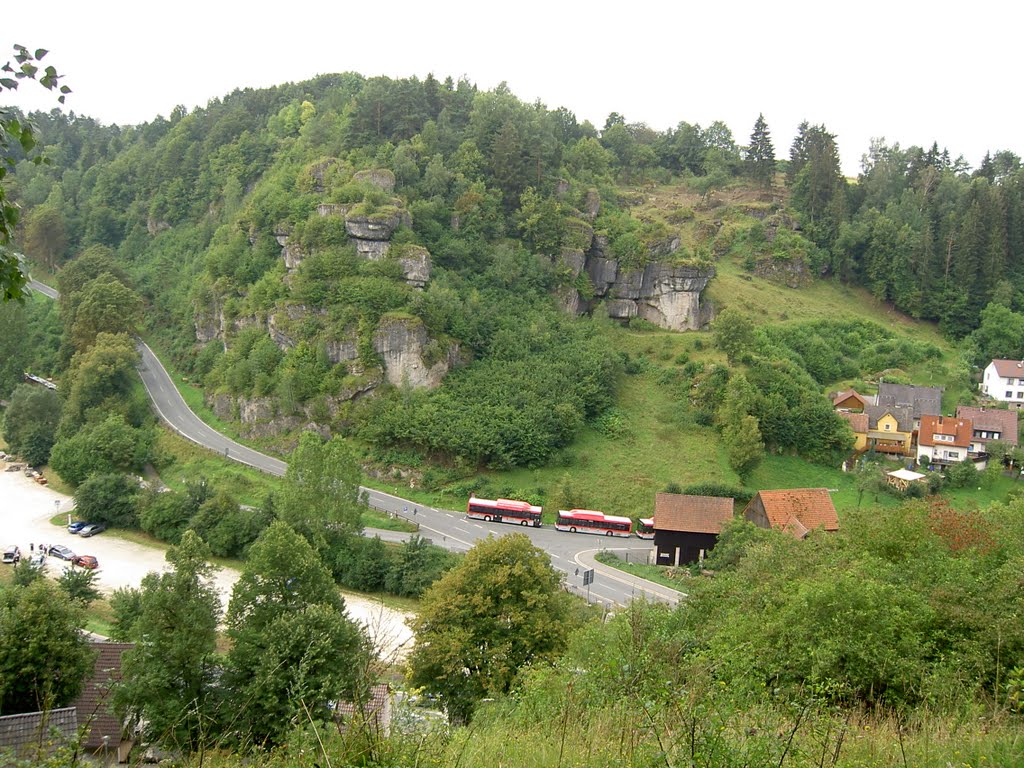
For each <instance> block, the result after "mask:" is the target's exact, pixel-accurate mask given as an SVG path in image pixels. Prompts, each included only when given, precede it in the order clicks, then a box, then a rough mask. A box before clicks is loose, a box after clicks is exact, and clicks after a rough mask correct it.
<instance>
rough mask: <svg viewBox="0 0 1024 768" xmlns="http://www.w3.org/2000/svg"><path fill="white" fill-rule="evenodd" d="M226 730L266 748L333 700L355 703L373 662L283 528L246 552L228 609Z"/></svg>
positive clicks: (329, 585)
mask: <svg viewBox="0 0 1024 768" xmlns="http://www.w3.org/2000/svg"><path fill="white" fill-rule="evenodd" d="M225 623H226V625H227V634H228V637H229V638H230V639H231V642H232V647H231V651H230V652H229V654H228V658H227V669H226V674H225V683H226V685H227V687H228V689H229V690H230V691H231V700H232V702H233V703H234V705H235V706H236V707H237V710H236V716H235V717H234V718H233V720H232V722H231V723H230V724H229V727H230V728H231V729H232V730H235V731H240V732H243V733H244V734H245V737H247V738H248V739H249V740H250V741H251V743H252V744H253V745H256V746H271V745H274V744H277V743H279V742H280V741H281V740H282V739H283V738H284V737H285V735H286V734H287V733H288V732H289V730H291V729H292V728H294V727H295V726H296V725H298V724H300V723H306V722H308V721H309V719H310V718H312V719H314V720H322V719H326V718H327V717H329V712H328V710H327V705H328V703H329V702H331V701H342V700H349V701H351V700H353V699H354V697H355V695H356V693H357V692H358V691H359V690H360V689H361V686H362V685H363V684H364V682H365V679H366V677H365V670H366V668H367V665H368V663H369V660H370V658H371V654H370V650H369V648H368V645H367V641H366V638H365V637H364V636H363V634H362V632H361V631H360V629H359V627H358V626H357V625H356V624H355V623H354V622H353V621H352V620H351V619H349V618H348V616H347V615H346V614H345V601H344V600H343V599H342V597H341V595H340V594H339V593H338V591H337V589H336V588H335V586H334V582H333V580H332V579H331V574H330V573H329V572H328V571H327V569H326V568H325V567H324V565H323V563H321V561H320V559H319V558H318V557H317V554H316V552H315V551H314V550H313V548H312V547H311V546H310V545H309V543H308V542H307V541H306V540H305V539H304V538H303V537H302V536H300V535H299V534H298V533H296V532H295V531H294V530H292V529H291V528H290V527H289V526H288V525H287V524H286V523H284V522H282V521H277V522H275V523H274V524H273V525H271V526H270V528H268V529H267V530H266V531H264V533H263V534H262V535H261V536H260V538H259V539H258V540H257V541H256V543H255V544H253V545H252V547H251V548H250V550H249V556H248V558H247V560H246V563H245V567H244V568H243V569H242V575H241V576H240V578H239V579H238V582H237V583H236V584H235V588H234V590H233V592H232V594H231V602H230V603H229V605H228V612H227V617H226V620H225Z"/></svg>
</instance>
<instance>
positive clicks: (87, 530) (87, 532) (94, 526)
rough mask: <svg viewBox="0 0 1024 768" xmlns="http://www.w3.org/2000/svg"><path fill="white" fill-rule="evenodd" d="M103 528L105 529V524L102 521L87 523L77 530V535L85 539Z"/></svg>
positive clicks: (101, 531) (100, 531)
mask: <svg viewBox="0 0 1024 768" xmlns="http://www.w3.org/2000/svg"><path fill="white" fill-rule="evenodd" d="M105 530H107V526H106V525H104V524H103V523H89V524H88V525H87V526H85V527H84V528H82V530H80V531H79V532H78V535H79V536H81V537H82V538H83V539H87V538H89V537H90V536H95V535H96V534H97V533H103V532H104V531H105Z"/></svg>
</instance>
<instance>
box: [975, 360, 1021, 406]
mask: <svg viewBox="0 0 1024 768" xmlns="http://www.w3.org/2000/svg"><path fill="white" fill-rule="evenodd" d="M981 391H982V392H983V393H984V394H986V395H988V396H989V397H991V398H992V399H993V400H998V401H999V402H1001V403H1009V404H1010V407H1011V408H1016V409H1020V408H1021V407H1024V360H993V361H992V362H991V363H989V364H988V365H987V366H986V367H985V373H984V374H982V377H981Z"/></svg>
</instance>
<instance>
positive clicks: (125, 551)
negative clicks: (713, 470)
mask: <svg viewBox="0 0 1024 768" xmlns="http://www.w3.org/2000/svg"><path fill="white" fill-rule="evenodd" d="M5 468H6V465H4V464H3V462H0V470H2V469H5ZM73 508H74V500H73V499H72V498H71V497H70V496H65V495H64V494H61V493H57V492H56V491H53V490H51V489H50V488H47V487H46V486H42V485H39V484H38V483H36V482H34V481H33V480H31V479H29V478H27V477H25V475H24V473H22V472H3V471H0V549H3V548H5V547H7V546H9V545H11V544H16V545H17V546H19V547H20V548H21V553H22V557H28V556H29V555H30V554H31V552H30V544H35V545H36V547H37V548H38V547H39V545H40V544H47V545H49V544H64V545H65V546H67V547H70V548H71V550H72V551H74V553H75V554H78V555H95V557H96V558H97V559H98V560H99V565H100V567H99V569H98V570H97V574H98V578H97V586H98V587H99V589H100V590H101V591H102V592H103V593H105V594H110V593H111V592H113V591H114V590H115V589H118V588H119V587H127V586H131V587H137V586H139V584H140V583H141V582H142V577H143V576H145V575H146V574H147V573H149V572H150V571H158V572H162V571H165V570H168V567H169V566H168V563H167V561H166V560H165V559H164V549H163V548H162V547H157V546H145V545H143V544H136V543H135V542H131V541H126V540H124V539H120V538H117V537H114V536H110V535H109V534H106V533H101V534H100V535H98V536H93V537H91V538H88V539H80V538H79V537H78V536H75V535H74V534H70V533H68V532H67V529H66V528H65V527H64V526H56V525H52V524H51V523H50V518H51V517H53V516H54V515H55V514H57V513H58V512H60V513H67V512H69V511H70V510H72V509H73ZM46 560H47V563H46V570H47V573H49V574H50V575H51V576H54V577H56V576H59V575H60V574H61V572H62V571H63V569H64V568H65V566H67V563H65V562H64V561H63V560H61V559H60V558H57V557H54V556H52V555H51V556H49V557H47V558H46ZM2 567H5V568H9V567H10V566H2ZM237 579H238V571H236V570H234V569H231V568H221V569H220V570H218V571H217V572H216V576H215V581H216V584H217V588H218V590H219V591H220V594H221V603H222V605H223V606H226V605H227V601H228V599H229V598H230V596H231V589H232V587H233V586H234V584H235V581H237ZM345 604H346V606H347V607H348V613H349V615H350V616H351V617H352V618H353V619H355V620H356V621H358V622H359V623H360V624H362V625H363V626H364V627H365V628H366V630H367V633H368V634H369V635H370V637H371V639H372V640H373V641H374V643H375V644H376V647H377V648H378V649H380V651H381V655H382V656H384V657H385V658H391V657H401V656H404V655H405V652H406V651H407V650H408V648H409V647H410V646H411V644H412V631H411V630H410V629H409V626H408V623H407V619H408V618H409V616H408V615H406V614H404V613H402V612H400V611H396V610H393V609H391V608H387V607H385V606H384V605H382V604H380V603H377V602H374V601H372V600H368V599H366V598H364V597H359V596H357V595H345Z"/></svg>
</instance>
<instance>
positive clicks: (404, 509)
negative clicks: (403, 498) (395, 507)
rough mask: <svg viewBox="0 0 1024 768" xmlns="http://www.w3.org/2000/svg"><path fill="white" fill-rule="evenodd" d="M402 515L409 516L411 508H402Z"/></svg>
mask: <svg viewBox="0 0 1024 768" xmlns="http://www.w3.org/2000/svg"><path fill="white" fill-rule="evenodd" d="M402 514H403V515H408V514H409V508H408V507H402Z"/></svg>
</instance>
